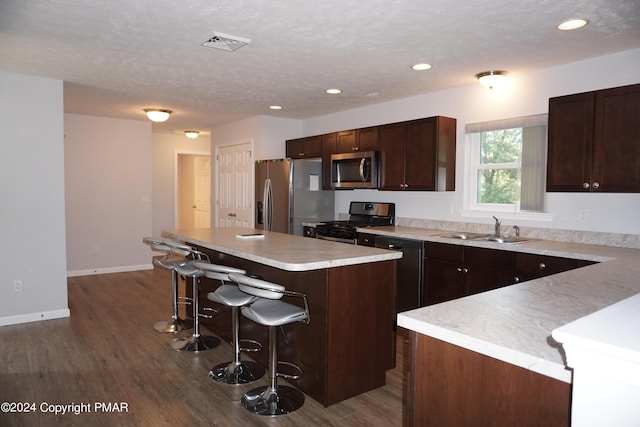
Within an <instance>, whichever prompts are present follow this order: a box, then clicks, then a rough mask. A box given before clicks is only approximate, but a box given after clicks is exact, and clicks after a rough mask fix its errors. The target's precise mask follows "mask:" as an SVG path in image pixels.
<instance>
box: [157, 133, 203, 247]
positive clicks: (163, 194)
mask: <svg viewBox="0 0 640 427" xmlns="http://www.w3.org/2000/svg"><path fill="white" fill-rule="evenodd" d="M152 136H153V144H152V145H153V147H152V164H153V184H152V186H153V190H152V198H151V199H152V211H153V220H152V224H153V226H152V232H151V235H153V236H160V233H161V232H162V230H165V229H168V228H175V223H176V220H175V218H176V215H175V214H176V213H175V198H176V197H175V196H176V190H175V184H176V178H175V176H176V156H177V154H178V153H183V154H206V153H210V150H211V138H210V137H209V135H203V134H200V136H198V138H197V139H193V140H192V139H187V137H185V136H184V135H177V134H171V133H153V134H152Z"/></svg>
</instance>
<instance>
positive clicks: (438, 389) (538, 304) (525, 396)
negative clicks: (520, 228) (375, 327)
mask: <svg viewBox="0 0 640 427" xmlns="http://www.w3.org/2000/svg"><path fill="white" fill-rule="evenodd" d="M366 231H367V233H372V234H380V235H391V236H400V237H405V238H414V239H422V240H424V241H427V242H446V243H448V244H457V245H466V246H475V247H482V248H490V249H496V250H505V251H513V252H522V253H529V254H539V255H549V256H558V257H567V258H576V259H581V260H588V261H595V262H597V264H593V265H590V266H587V267H582V268H578V269H575V270H570V271H566V272H563V273H559V274H555V275H551V276H546V277H543V278H539V279H535V280H531V281H527V282H523V283H519V284H515V285H511V286H506V287H503V288H499V289H495V290H493V291H489V292H484V293H480V294H476V295H472V296H468V297H465V298H461V299H457V300H453V301H449V302H444V303H440V304H435V305H432V306H428V307H423V308H420V309H416V310H412V311H407V312H404V313H400V314H398V326H400V327H403V328H406V329H407V330H409V331H410V332H409V336H410V355H409V358H410V372H409V373H408V378H409V384H408V387H407V390H408V395H407V396H406V408H405V413H404V424H405V425H421V426H429V425H434V426H441V425H474V426H475V425H478V426H482V425H519V426H527V425H531V426H538V425H545V426H567V425H569V422H570V412H571V393H572V389H571V388H572V383H573V376H572V371H571V370H570V369H568V368H567V367H566V355H565V352H564V349H563V347H562V345H561V344H560V343H558V342H556V340H554V339H553V337H552V332H553V331H554V330H556V329H558V328H561V327H562V326H564V325H566V324H568V323H570V322H573V321H575V320H576V319H580V318H583V317H584V316H588V315H590V314H592V313H594V312H596V311H598V310H601V309H604V308H606V307H608V306H611V305H612V304H615V303H617V302H619V301H622V300H625V299H627V298H629V297H632V296H634V295H636V294H638V293H640V263H638V260H640V250H638V249H630V248H620V247H612V246H601V245H588V244H579V243H567V242H558V241H545V240H538V241H530V242H527V243H522V244H518V245H505V244H500V243H493V242H479V241H459V240H452V239H443V238H442V237H439V235H440V234H443V233H446V231H444V230H428V229H420V228H413V227H384V228H382V227H381V228H378V229H376V228H369V229H366ZM620 327H622V328H624V327H628V328H636V329H637V325H633V324H628V325H624V324H622V325H620Z"/></svg>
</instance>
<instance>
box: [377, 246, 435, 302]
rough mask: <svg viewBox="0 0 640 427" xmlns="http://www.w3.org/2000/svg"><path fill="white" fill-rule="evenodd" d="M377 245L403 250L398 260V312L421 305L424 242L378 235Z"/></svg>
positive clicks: (383, 247)
mask: <svg viewBox="0 0 640 427" xmlns="http://www.w3.org/2000/svg"><path fill="white" fill-rule="evenodd" d="M375 246H376V248H382V249H390V250H393V251H401V252H402V258H400V259H399V260H397V261H396V263H397V264H396V282H397V289H396V313H400V312H402V311H407V310H413V309H414V308H418V307H420V306H421V305H422V291H423V281H422V275H423V272H422V270H423V267H422V266H423V265H424V261H423V253H424V242H423V241H422V240H411V239H401V238H396V237H387V236H376V241H375Z"/></svg>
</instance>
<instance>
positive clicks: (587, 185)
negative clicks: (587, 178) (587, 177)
mask: <svg viewBox="0 0 640 427" xmlns="http://www.w3.org/2000/svg"><path fill="white" fill-rule="evenodd" d="M589 187H590V185H589V183H588V182H585V183H584V184H582V188H584V189H585V190H586V189H587V188H589Z"/></svg>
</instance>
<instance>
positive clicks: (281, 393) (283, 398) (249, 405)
mask: <svg viewBox="0 0 640 427" xmlns="http://www.w3.org/2000/svg"><path fill="white" fill-rule="evenodd" d="M277 367H278V342H277V336H276V327H275V326H269V380H270V383H269V385H268V386H264V387H258V388H255V389H253V390H251V391H248V392H247V393H245V394H244V395H243V396H242V401H241V403H242V406H243V407H244V408H245V409H247V410H248V411H251V412H253V413H256V414H258V415H267V416H274V415H285V414H288V413H291V412H293V411H295V410H296V409H298V408H300V407H301V406H302V405H303V403H304V394H303V393H302V392H301V391H300V390H298V389H296V388H293V387H287V386H278V384H277V377H278V373H277ZM282 376H284V377H287V376H286V375H282ZM293 378H295V377H293Z"/></svg>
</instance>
